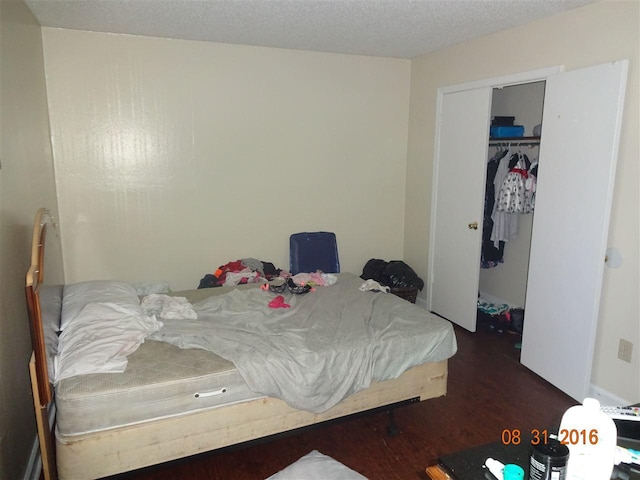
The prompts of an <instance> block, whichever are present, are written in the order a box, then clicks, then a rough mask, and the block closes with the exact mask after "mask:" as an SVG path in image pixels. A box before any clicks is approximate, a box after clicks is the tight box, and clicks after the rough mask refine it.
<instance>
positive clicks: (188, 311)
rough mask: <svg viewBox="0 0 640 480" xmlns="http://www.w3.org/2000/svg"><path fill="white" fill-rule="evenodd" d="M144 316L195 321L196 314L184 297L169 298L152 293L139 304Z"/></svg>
mask: <svg viewBox="0 0 640 480" xmlns="http://www.w3.org/2000/svg"><path fill="white" fill-rule="evenodd" d="M140 306H141V307H142V310H143V311H144V313H145V315H155V316H156V317H159V318H162V319H174V320H179V319H187V320H195V319H196V318H198V314H197V313H196V312H195V310H194V309H193V305H191V304H190V303H189V302H188V301H187V299H186V298H185V297H170V296H169V295H164V294H159V293H152V294H151V295H147V296H146V297H144V298H143V299H142V301H141V302H140Z"/></svg>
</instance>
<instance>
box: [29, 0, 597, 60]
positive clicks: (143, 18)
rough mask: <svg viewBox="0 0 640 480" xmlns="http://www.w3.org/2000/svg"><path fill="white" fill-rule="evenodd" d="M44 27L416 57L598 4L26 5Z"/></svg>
mask: <svg viewBox="0 0 640 480" xmlns="http://www.w3.org/2000/svg"><path fill="white" fill-rule="evenodd" d="M25 1H26V3H27V5H28V6H29V8H30V9H31V11H32V12H33V13H34V15H35V16H36V18H37V19H38V21H39V22H40V24H41V25H43V26H48V27H61V28H70V29H77V30H89V31H96V32H110V33H126V34H132V35H147V36H153V37H168V38H180V39H187V40H206V41H211V42H222V43H235V44H244V45H257V46H266V47H279V48H293V49H301V50H316V51H324V52H339V53H350V54H362V55H374V56H384V57H399V58H413V57H416V56H418V55H421V54H425V53H429V52H432V51H435V50H439V49H441V48H444V47H447V46H450V45H454V44H457V43H460V42H463V41H465V40H469V39H471V38H476V37H479V36H482V35H486V34H488V33H493V32H497V31H499V30H505V29H507V28H510V27H514V26H516V25H521V24H523V23H527V22H530V21H533V20H536V19H539V18H542V17H546V16H550V15H554V14H556V13H559V12H562V11H565V10H569V9H572V8H576V7H579V6H582V5H585V4H588V3H592V2H594V1H595V0H25Z"/></svg>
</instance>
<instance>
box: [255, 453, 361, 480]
mask: <svg viewBox="0 0 640 480" xmlns="http://www.w3.org/2000/svg"><path fill="white" fill-rule="evenodd" d="M301 479H304V480H367V477H364V476H362V475H360V474H359V473H358V472H356V471H355V470H351V469H350V468H349V467H347V466H345V465H343V464H342V463H340V462H338V461H337V460H334V459H333V458H331V457H329V456H327V455H324V454H322V453H320V452H319V451H317V450H313V451H312V452H309V453H307V454H306V455H305V456H304V457H302V458H300V459H299V460H298V461H296V462H294V463H292V464H291V465H289V466H288V467H287V468H285V469H284V470H280V471H279V472H278V473H276V474H275V475H272V476H270V477H269V478H268V479H267V480H301Z"/></svg>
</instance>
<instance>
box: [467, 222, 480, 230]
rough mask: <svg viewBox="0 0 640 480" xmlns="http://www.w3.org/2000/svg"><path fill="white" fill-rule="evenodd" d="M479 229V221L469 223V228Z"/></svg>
mask: <svg viewBox="0 0 640 480" xmlns="http://www.w3.org/2000/svg"><path fill="white" fill-rule="evenodd" d="M477 229H478V222H473V223H470V224H469V230H477Z"/></svg>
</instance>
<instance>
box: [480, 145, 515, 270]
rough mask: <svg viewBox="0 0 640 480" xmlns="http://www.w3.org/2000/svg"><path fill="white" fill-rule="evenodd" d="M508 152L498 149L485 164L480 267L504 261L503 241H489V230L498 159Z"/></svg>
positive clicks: (490, 230) (498, 164)
mask: <svg viewBox="0 0 640 480" xmlns="http://www.w3.org/2000/svg"><path fill="white" fill-rule="evenodd" d="M508 153H509V150H499V151H498V152H497V153H496V154H495V155H494V156H493V157H492V158H491V159H490V160H489V163H488V164H487V178H486V185H485V194H484V215H483V221H482V248H481V255H480V268H493V267H496V266H498V265H499V264H500V263H502V262H503V261H504V260H503V256H504V242H502V241H499V242H498V245H497V246H496V245H494V243H493V242H492V241H491V232H492V231H493V220H492V218H491V215H492V213H493V208H494V205H495V193H496V188H495V183H494V181H495V178H496V174H497V172H498V167H499V166H500V161H501V160H502V159H503V158H504V157H506V156H507V154H508Z"/></svg>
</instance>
